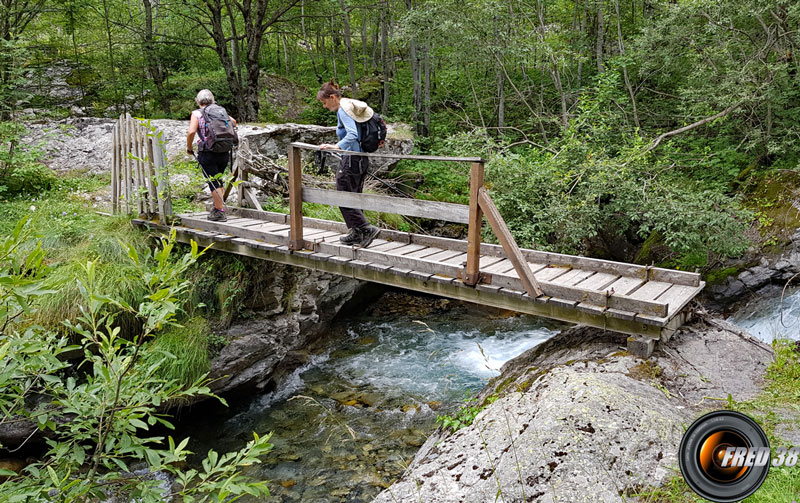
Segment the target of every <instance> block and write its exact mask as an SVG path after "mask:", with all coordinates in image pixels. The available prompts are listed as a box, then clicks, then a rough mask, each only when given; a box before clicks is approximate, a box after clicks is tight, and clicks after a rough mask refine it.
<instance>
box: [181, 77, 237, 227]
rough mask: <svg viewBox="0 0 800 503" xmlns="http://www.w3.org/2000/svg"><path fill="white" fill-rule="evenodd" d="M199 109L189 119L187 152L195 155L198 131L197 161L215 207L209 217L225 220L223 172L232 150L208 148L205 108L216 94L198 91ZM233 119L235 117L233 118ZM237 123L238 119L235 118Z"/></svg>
mask: <svg viewBox="0 0 800 503" xmlns="http://www.w3.org/2000/svg"><path fill="white" fill-rule="evenodd" d="M195 101H196V102H197V106H198V107H200V108H199V109H197V110H195V111H193V112H192V117H191V119H190V121H189V132H188V133H187V135H186V153H188V154H189V155H191V156H194V150H193V149H192V143H193V142H194V135H195V133H197V162H198V163H199V164H200V168H201V170H202V171H203V176H205V177H206V179H207V180H208V188H209V189H211V199H212V200H213V201H214V208H212V210H211V211H210V212H209V214H208V219H209V220H211V221H214V222H224V221H226V220H227V219H228V218H227V217H226V216H225V204H224V201H223V196H224V193H225V192H224V190H223V188H222V182H221V181H220V179H221V178H222V174H223V173H225V168H227V167H228V162H230V158H231V153H230V152H212V151H210V150H208V149H207V148H206V140H205V130H206V127H205V126H206V124H205V120H204V119H203V109H204V108H205V107H207V106H208V105H211V104H212V103H214V95H213V94H211V91H209V90H208V89H203V90H202V91H200V92H199V93H197V97H196V98H195ZM232 120H233V119H232ZM233 123H234V125H236V120H233Z"/></svg>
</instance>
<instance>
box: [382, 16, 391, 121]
mask: <svg viewBox="0 0 800 503" xmlns="http://www.w3.org/2000/svg"><path fill="white" fill-rule="evenodd" d="M388 17H389V0H384V1H383V3H382V6H381V74H382V75H381V79H382V80H383V100H381V115H386V111H387V110H388V109H389V80H390V77H389V72H390V71H391V69H390V68H389V19H388Z"/></svg>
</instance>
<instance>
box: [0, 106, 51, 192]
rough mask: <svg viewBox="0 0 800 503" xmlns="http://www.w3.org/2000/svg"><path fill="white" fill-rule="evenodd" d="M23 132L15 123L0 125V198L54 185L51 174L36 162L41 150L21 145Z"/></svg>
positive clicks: (36, 190)
mask: <svg viewBox="0 0 800 503" xmlns="http://www.w3.org/2000/svg"><path fill="white" fill-rule="evenodd" d="M25 131H26V129H25V127H24V126H22V125H21V124H19V123H16V122H0V196H7V195H13V194H19V193H22V192H25V193H30V194H38V193H41V192H43V191H45V190H48V189H50V188H51V187H52V186H53V185H54V184H55V181H56V177H55V175H53V172H52V171H51V170H50V169H49V168H48V167H47V166H44V165H43V164H41V163H40V162H39V159H40V158H41V155H42V153H41V151H40V150H39V149H38V148H36V147H31V146H29V145H26V144H24V143H22V141H21V139H22V136H23V135H24V134H25Z"/></svg>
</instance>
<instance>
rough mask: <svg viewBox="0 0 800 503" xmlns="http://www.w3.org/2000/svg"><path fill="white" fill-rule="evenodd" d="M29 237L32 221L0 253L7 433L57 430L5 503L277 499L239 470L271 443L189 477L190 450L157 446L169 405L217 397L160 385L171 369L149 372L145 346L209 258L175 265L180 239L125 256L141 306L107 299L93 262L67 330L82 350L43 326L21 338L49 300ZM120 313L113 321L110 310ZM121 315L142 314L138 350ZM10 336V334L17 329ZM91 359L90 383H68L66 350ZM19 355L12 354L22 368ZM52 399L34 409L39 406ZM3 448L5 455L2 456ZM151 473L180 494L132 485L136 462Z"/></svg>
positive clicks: (80, 377) (167, 441)
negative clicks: (16, 326)
mask: <svg viewBox="0 0 800 503" xmlns="http://www.w3.org/2000/svg"><path fill="white" fill-rule="evenodd" d="M30 237H31V231H30V225H29V222H28V221H21V222H20V223H19V224H18V225H17V227H16V228H15V231H14V233H12V235H11V236H9V237H7V238H5V239H4V240H3V242H2V244H0V270H2V271H5V273H4V274H5V275H4V276H3V277H2V279H3V281H1V282H0V285H2V286H1V287H0V305H3V306H6V307H5V310H4V311H2V312H0V321H2V322H3V325H2V331H0V411H1V412H2V415H0V424H2V423H5V422H7V421H18V420H20V419H26V420H29V421H32V422H33V423H34V424H36V425H37V426H38V428H39V429H40V430H47V431H50V432H51V433H52V434H51V435H50V436H49V437H48V439H47V449H46V452H44V453H43V454H42V456H41V458H40V459H38V460H36V461H35V462H33V463H31V464H29V465H28V466H27V467H26V468H24V469H23V470H22V471H21V472H20V473H19V474H17V473H15V472H10V471H9V472H3V475H4V476H5V477H6V478H5V480H4V481H3V482H2V483H0V493H2V494H3V497H4V499H6V500H7V501H29V502H35V501H43V502H44V501H53V498H56V499H57V500H58V501H63V502H80V501H99V500H104V499H106V498H107V497H108V495H109V494H117V495H123V494H124V495H127V497H129V498H132V499H135V500H136V501H143V502H144V501H148V502H155V501H162V500H163V498H165V497H168V496H169V497H179V498H181V500H182V501H224V500H228V499H229V498H236V497H238V496H240V495H242V494H251V495H253V496H256V497H258V496H264V495H268V494H269V491H268V489H267V487H266V484H265V483H264V482H253V481H249V480H247V479H245V478H244V477H243V476H242V475H241V474H240V473H239V469H240V468H241V467H243V466H247V465H251V464H253V463H258V462H259V460H258V456H260V455H263V454H265V453H266V452H268V451H269V450H270V449H271V444H269V443H268V439H269V437H259V436H258V435H255V436H254V440H253V441H251V442H250V443H248V444H247V446H246V447H245V448H243V449H242V450H240V451H238V452H232V453H228V454H223V455H219V454H217V453H216V452H214V451H210V452H209V453H208V455H207V456H206V458H205V459H204V460H203V462H202V470H194V469H189V470H185V471H184V470H182V469H181V468H180V466H181V464H182V463H183V462H184V461H185V460H186V457H187V455H188V454H190V452H189V451H188V450H187V449H186V446H187V443H188V439H184V440H183V441H181V442H180V443H177V444H176V442H175V441H174V440H173V439H172V437H167V438H164V437H162V436H157V435H155V436H154V435H152V434H151V433H149V430H150V429H151V428H152V427H154V426H156V425H161V426H164V427H167V428H172V425H171V423H170V422H169V421H168V420H167V418H166V417H165V416H164V415H163V414H160V413H158V408H159V407H161V406H162V405H164V404H166V403H168V402H170V401H174V400H178V399H183V398H188V397H193V396H199V395H210V392H209V390H208V388H207V387H206V386H205V384H204V382H203V379H204V376H203V375H200V376H198V378H197V379H196V380H194V381H193V382H192V383H189V384H188V385H187V384H185V383H179V382H177V381H175V380H173V379H165V378H164V377H162V376H160V367H161V364H162V362H163V360H156V361H147V362H146V361H144V360H143V359H142V352H141V350H142V346H143V343H144V342H145V340H146V339H147V338H150V337H152V336H153V335H156V334H158V333H160V332H162V331H164V330H165V329H166V328H167V327H170V326H175V324H176V319H177V316H178V315H179V312H180V307H179V306H180V305H181V304H182V303H183V300H182V299H183V298H184V297H185V295H186V293H187V290H188V285H189V282H188V281H186V280H184V279H182V278H183V277H184V275H185V273H186V271H187V269H188V268H189V267H191V266H192V264H194V263H195V262H196V260H197V258H198V257H199V256H200V255H201V254H202V252H201V251H199V250H198V248H197V246H196V245H194V244H193V245H192V247H191V250H190V252H189V253H187V254H186V255H184V256H183V257H173V256H172V255H171V253H172V250H173V248H174V246H175V244H174V238H175V236H174V232H173V234H172V236H171V237H170V239H162V240H161V242H160V246H159V247H158V249H155V250H153V251H152V252H151V251H147V252H146V253H140V252H139V251H137V250H136V249H135V248H133V247H130V246H127V247H126V250H125V252H126V255H127V257H128V260H129V261H130V262H131V263H133V264H134V265H135V266H136V267H137V268H138V269H137V271H136V272H137V277H138V278H139V281H141V282H142V284H143V285H145V288H146V289H147V294H146V295H145V296H144V298H143V299H142V300H141V302H139V303H138V304H137V305H132V304H130V303H128V302H126V301H125V300H123V299H120V298H115V297H112V296H109V295H108V294H107V293H108V292H107V291H106V290H104V289H103V288H102V285H101V284H100V283H99V282H98V281H97V262H96V261H91V260H90V261H87V262H85V263H84V265H83V274H82V275H81V276H80V277H79V278H78V279H77V282H78V286H79V290H80V292H81V295H82V299H81V308H80V315H79V316H78V317H77V318H76V319H75V320H65V324H66V325H67V326H68V327H69V328H70V329H71V330H72V331H73V332H74V333H75V334H77V335H79V336H80V346H69V345H68V341H67V338H65V337H63V336H59V335H57V334H56V333H55V332H52V331H45V330H44V329H42V328H41V327H36V326H32V327H30V328H28V329H26V330H24V331H23V332H19V331H17V330H13V327H12V323H13V322H14V321H15V320H16V318H18V317H19V316H23V315H29V314H30V313H31V312H32V311H33V307H32V306H33V304H34V301H35V300H36V298H38V297H40V296H42V295H45V294H47V293H48V292H47V291H46V290H44V279H43V277H42V275H43V273H44V272H45V270H44V267H43V265H42V263H43V261H42V258H43V253H42V251H41V250H42V248H41V243H39V244H37V245H36V246H35V247H34V248H33V251H30V249H29V248H28V249H26V247H25V246H24V244H25V243H26V242H27V241H28V240H29V238H30ZM109 305H113V306H114V307H115V308H116V311H115V310H112V309H109V308H108V306H109ZM117 311H125V312H129V313H131V314H133V315H135V316H136V317H137V318H138V319H139V321H140V326H141V331H140V332H139V333H138V334H137V335H136V337H134V338H133V340H130V341H129V340H125V339H122V338H121V337H119V334H120V329H119V327H118V326H117V324H116V318H117V314H116V312H117ZM9 328H12V330H8V329H9ZM76 348H82V349H83V359H82V361H81V363H80V365H79V368H80V370H81V372H80V374H77V375H76V374H75V373H74V372H65V371H66V370H67V369H68V367H70V364H68V363H66V362H64V361H62V359H61V358H59V356H60V355H62V354H63V353H64V352H65V351H69V350H73V349H76ZM9 355H14V357H13V358H11V357H9ZM34 396H37V397H46V398H47V399H46V400H41V399H39V400H31V398H32V397H34ZM0 447H2V446H0ZM138 462H145V463H146V464H147V466H148V470H149V471H150V473H154V472H156V471H160V472H164V473H168V474H172V475H173V476H174V477H175V479H176V480H177V482H178V485H177V489H173V488H169V489H166V490H165V489H164V488H162V487H161V486H160V484H159V483H158V481H157V480H155V479H152V478H150V477H141V476H136V477H132V476H130V473H131V471H132V469H131V468H130V467H131V466H132V465H133V464H134V463H138Z"/></svg>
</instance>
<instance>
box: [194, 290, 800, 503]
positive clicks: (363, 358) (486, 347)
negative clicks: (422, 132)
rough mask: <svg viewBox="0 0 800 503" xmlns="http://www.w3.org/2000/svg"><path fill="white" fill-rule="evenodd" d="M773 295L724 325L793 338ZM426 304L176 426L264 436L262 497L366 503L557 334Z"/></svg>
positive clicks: (200, 446)
mask: <svg viewBox="0 0 800 503" xmlns="http://www.w3.org/2000/svg"><path fill="white" fill-rule="evenodd" d="M780 294H781V292H780V290H779V289H778V291H777V292H772V294H769V295H764V296H760V297H759V298H757V299H755V300H753V301H751V302H749V303H747V304H745V305H743V306H741V307H740V308H738V309H737V310H736V311H735V313H734V314H733V315H732V316H730V318H729V319H728V320H729V321H731V322H732V323H734V324H736V325H738V326H739V327H741V328H743V329H745V330H747V331H749V332H750V333H752V334H753V335H755V336H756V337H758V338H760V339H761V340H764V341H765V342H771V341H772V340H773V338H775V337H784V338H790V339H796V340H797V339H800V335H798V334H799V333H800V330H799V327H800V288H796V289H794V290H789V291H787V292H786V295H785V298H784V299H783V302H782V303H781V301H780ZM407 302H410V303H411V304H412V305H411V306H410V307H409V305H407ZM426 302H427V301H424V300H421V299H420V298H419V297H413V296H408V295H404V294H396V293H394V294H393V293H389V294H386V295H385V296H384V297H383V298H382V299H381V300H379V301H377V302H376V303H375V304H374V305H373V306H371V307H370V308H369V309H368V311H367V313H365V314H363V315H358V316H348V317H346V318H345V319H341V320H338V321H336V322H335V323H334V324H333V326H332V327H331V329H330V332H329V334H328V336H327V337H326V338H325V339H324V341H322V342H321V343H318V344H317V346H316V347H314V348H312V349H311V350H310V351H309V355H308V363H306V364H305V365H303V366H302V367H300V368H298V369H296V370H295V371H294V372H293V373H292V374H290V375H289V377H288V378H286V379H284V380H283V382H281V383H279V385H278V388H277V389H276V390H274V391H272V392H269V393H265V394H262V395H259V396H254V397H253V398H252V400H251V401H249V402H245V403H239V404H237V405H232V407H231V408H229V409H222V410H219V411H218V412H215V414H213V415H210V416H209V417H208V418H206V420H205V422H203V423H202V424H200V422H195V423H194V424H193V425H191V426H189V427H188V428H187V429H185V430H184V432H185V433H187V434H189V435H190V436H191V437H192V441H191V443H190V448H191V450H193V451H194V452H196V453H197V455H198V456H204V455H205V453H206V452H207V451H208V450H209V449H215V450H217V451H218V452H219V451H223V452H224V451H228V450H233V449H239V448H241V447H243V446H244V445H245V443H246V442H247V441H249V440H251V439H252V432H253V431H255V432H257V433H258V434H259V435H264V434H267V433H269V432H273V435H272V438H271V442H272V443H273V444H274V449H273V450H272V452H271V453H270V454H269V455H267V456H266V457H265V459H264V460H263V463H262V464H261V465H256V466H253V467H250V468H249V469H248V470H247V471H246V473H248V474H249V475H251V476H253V477H255V478H258V479H260V480H267V481H268V482H269V487H270V491H271V493H272V497H271V498H270V499H269V500H268V501H273V502H281V503H283V502H300V501H302V502H304V503H316V502H319V503H321V502H348V503H361V502H368V501H371V500H372V499H373V498H374V497H375V496H376V495H377V494H378V493H379V492H380V491H381V490H382V489H383V487H385V486H386V485H388V484H390V483H391V481H392V480H394V479H396V478H397V477H399V476H400V475H401V474H402V473H403V471H404V469H405V467H406V466H407V464H408V463H410V462H411V460H412V459H413V457H414V455H415V453H416V452H417V450H418V449H419V447H420V446H421V445H422V444H423V443H424V442H425V440H426V438H427V434H428V432H430V431H431V430H432V429H433V428H435V427H436V417H437V415H444V414H449V415H453V414H455V413H456V412H457V411H458V410H459V409H460V407H462V406H463V405H464V400H465V399H467V398H468V397H469V396H470V395H471V394H474V393H475V392H477V391H478V390H480V389H481V388H482V387H483V386H484V385H485V384H486V382H487V381H488V380H489V379H490V378H491V377H493V376H496V375H498V374H499V369H500V367H501V366H502V365H503V363H505V362H506V361H508V360H509V359H511V358H514V357H515V356H517V355H519V354H520V353H522V352H523V351H525V350H526V349H528V348H531V347H533V346H535V345H537V344H539V343H541V342H543V341H545V340H547V339H548V338H550V337H552V336H553V335H555V334H556V333H558V331H559V330H561V329H562V328H564V327H565V325H562V324H559V323H556V322H552V321H548V320H543V319H538V318H534V317H532V316H509V315H498V314H489V313H487V312H481V311H476V310H473V309H470V308H468V307H467V306H466V305H464V304H459V303H455V302H450V301H447V300H441V299H439V300H431V301H430V302H429V303H426ZM781 306H782V307H783V313H782V314H783V322H781V321H780V318H781ZM408 309H411V311H412V313H411V314H409V313H408ZM220 432H224V435H220ZM242 501H251V500H247V499H244V500H242Z"/></svg>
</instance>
